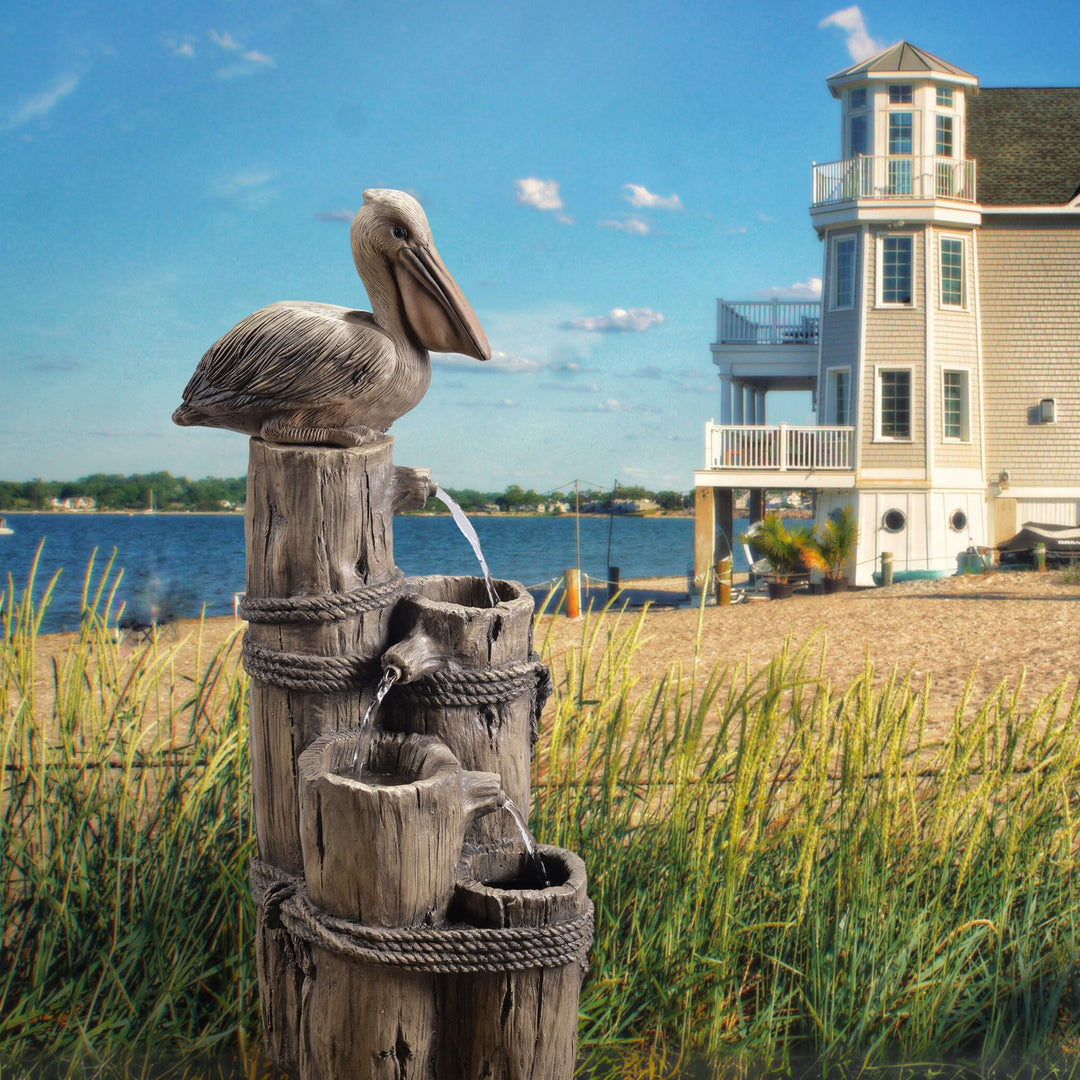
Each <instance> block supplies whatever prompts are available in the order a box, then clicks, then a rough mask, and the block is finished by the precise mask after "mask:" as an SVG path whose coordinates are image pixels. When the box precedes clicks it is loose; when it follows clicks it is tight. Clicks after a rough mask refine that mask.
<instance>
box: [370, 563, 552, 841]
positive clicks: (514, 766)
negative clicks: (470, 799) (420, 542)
mask: <svg viewBox="0 0 1080 1080" xmlns="http://www.w3.org/2000/svg"><path fill="white" fill-rule="evenodd" d="M407 585H408V590H409V591H408V594H407V595H406V596H404V597H403V598H402V599H401V600H400V601H399V602H398V606H397V608H396V609H395V612H394V619H393V623H392V626H391V637H392V640H393V642H394V644H393V645H391V646H390V647H389V648H388V649H387V650H386V652H385V654H384V656H383V664H384V665H385V666H393V667H396V668H397V669H398V670H399V671H400V672H401V673H402V676H401V681H400V683H399V685H398V686H397V687H395V689H394V690H393V691H392V692H391V694H390V696H389V697H388V698H387V700H386V703H385V705H384V707H383V715H382V720H381V723H382V725H383V726H384V727H385V728H386V729H387V730H392V731H407V732H415V733H417V734H423V735H435V736H437V737H438V738H440V739H441V740H442V741H443V742H444V743H446V745H447V746H448V747H449V748H450V750H451V751H452V752H453V754H454V756H455V757H456V758H457V759H458V760H459V761H460V762H461V764H462V766H463V767H464V768H466V769H472V770H477V771H480V772H490V773H497V774H498V775H499V776H500V777H501V778H502V786H503V790H504V791H505V792H506V794H507V795H508V796H509V797H510V798H511V799H513V801H514V803H515V804H516V805H517V806H518V807H519V808H520V809H521V811H522V812H523V813H525V814H527V813H528V811H529V798H530V790H529V788H530V780H529V768H530V762H531V759H532V742H533V723H534V716H535V711H536V704H537V700H536V695H537V693H538V692H539V684H538V682H537V680H536V677H535V676H532V677H530V678H523V679H522V681H521V685H520V690H518V692H516V693H511V695H510V696H509V697H506V698H504V700H501V701H491V702H488V703H480V702H476V703H470V704H460V703H457V701H458V695H457V694H455V693H454V692H453V691H450V690H447V691H443V692H440V690H439V689H438V687H437V686H436V687H432V688H431V691H430V693H422V692H421V691H422V690H424V688H425V680H424V677H425V676H428V675H431V674H432V673H439V672H442V671H450V672H452V673H463V674H467V673H469V672H490V671H493V670H494V671H497V670H498V669H500V668H507V667H511V668H512V669H516V668H521V667H524V666H526V665H528V664H529V662H530V661H531V660H532V631H533V623H532V613H533V601H532V597H531V596H530V595H529V594H528V593H527V592H526V591H525V589H524V588H523V587H522V586H521V585H519V584H517V582H512V581H496V582H494V586H495V593H496V595H497V596H498V597H499V603H498V604H497V605H496V606H495V607H489V606H487V605H488V599H487V593H486V590H485V588H484V580H483V578H472V577H466V578H453V577H421V578H409V579H408V582H407ZM411 684H415V687H414V686H412V685H411ZM506 824H507V819H506V818H505V816H504V815H502V814H499V815H496V816H493V817H489V818H480V819H478V820H477V821H475V822H474V823H473V825H472V827H471V828H470V830H469V834H468V835H469V839H470V841H472V842H474V843H478V844H498V843H499V842H500V841H501V840H502V839H503V838H504V837H505V836H506V835H507V833H506Z"/></svg>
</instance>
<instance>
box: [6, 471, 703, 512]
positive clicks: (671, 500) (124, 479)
mask: <svg viewBox="0 0 1080 1080" xmlns="http://www.w3.org/2000/svg"><path fill="white" fill-rule="evenodd" d="M246 489H247V477H244V476H240V477H236V478H233V479H221V478H219V477H216V476H208V477H206V478H205V479H203V480H189V479H188V478H187V477H186V476H173V475H172V473H168V472H155V473H139V474H133V475H131V476H121V475H118V474H113V473H95V474H94V475H93V476H84V477H81V478H80V479H78V480H40V479H39V480H25V481H13V480H0V511H4V510H12V511H16V510H49V509H52V507H53V501H52V500H53V499H60V500H64V499H76V498H78V497H80V496H88V497H90V498H92V499H93V500H94V505H95V507H96V509H98V510H145V509H147V508H148V507H149V505H150V493H151V491H152V492H153V493H154V494H153V499H154V506H155V508H156V509H158V510H173V511H176V510H203V511H205V510H222V509H226V507H225V505H224V504H226V503H228V504H231V505H233V506H242V505H243V503H244V499H245V493H246ZM447 493H448V494H449V495H450V496H451V498H453V499H454V500H455V501H456V502H457V503H458V504H459V505H460V506H461V508H462V509H463V510H464V511H465V512H466V513H477V512H482V511H485V510H491V509H492V508H493V507H495V508H497V509H498V510H500V511H501V512H502V513H504V514H522V513H528V514H535V513H543V512H549V513H559V512H565V511H560V510H559V509H558V507H559V505H560V504H561V505H562V506H563V507H565V508H568V510H569V511H570V512H573V510H574V502H575V493H574V491H573V489H572V488H571V489H570V490H569V491H548V492H537V491H535V490H534V489H533V488H523V487H522V486H521V485H520V484H510V485H509V486H508V487H507V488H506V489H505V490H503V491H478V490H476V489H475V488H447ZM613 497H614V498H615V499H619V500H624V499H631V500H632V499H651V500H652V501H653V502H654V503H656V505H657V506H658V507H659V509H660V510H662V511H665V512H668V513H670V512H674V511H679V510H686V509H688V508H690V507H691V506H693V499H692V497H691V495H690V494H688V493H686V492H682V491H649V490H648V489H646V488H644V487H640V486H634V487H623V486H622V485H619V487H618V488H616V489H615V491H614V492H612V491H611V490H610V489H609V490H607V491H599V490H597V489H595V488H582V489H581V490H580V491H579V492H578V493H577V500H578V502H579V503H580V505H581V507H582V509H584V508H585V507H589V508H590V509H592V510H594V511H595V510H598V509H599V510H601V511H603V512H607V511H608V510H609V509H610V507H611V500H612V498H613ZM424 510H425V511H427V512H428V513H446V512H447V511H446V508H445V507H444V506H443V504H442V503H441V502H439V501H438V500H436V499H429V500H428V502H427V505H426V506H425V507H424Z"/></svg>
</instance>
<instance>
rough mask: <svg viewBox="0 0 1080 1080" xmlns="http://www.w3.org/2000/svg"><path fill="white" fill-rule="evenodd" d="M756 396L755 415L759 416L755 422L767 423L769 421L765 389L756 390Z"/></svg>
mask: <svg viewBox="0 0 1080 1080" xmlns="http://www.w3.org/2000/svg"><path fill="white" fill-rule="evenodd" d="M754 397H755V398H756V399H757V400H756V401H755V402H754V416H755V417H756V418H757V419H756V420H755V421H754V423H755V424H766V423H768V421H767V420H766V419H765V391H764V390H755V391H754Z"/></svg>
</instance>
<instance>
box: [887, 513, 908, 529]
mask: <svg viewBox="0 0 1080 1080" xmlns="http://www.w3.org/2000/svg"><path fill="white" fill-rule="evenodd" d="M881 524H882V527H883V528H884V529H885V531H886V532H891V533H898V532H903V531H904V526H905V525H906V524H907V514H905V513H904V511H903V510H886V511H885V516H884V517H883V518H882V519H881Z"/></svg>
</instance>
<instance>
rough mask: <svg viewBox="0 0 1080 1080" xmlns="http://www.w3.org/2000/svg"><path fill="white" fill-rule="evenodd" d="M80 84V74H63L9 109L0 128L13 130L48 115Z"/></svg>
mask: <svg viewBox="0 0 1080 1080" xmlns="http://www.w3.org/2000/svg"><path fill="white" fill-rule="evenodd" d="M78 86H79V76H78V75H73V74H67V75H61V76H60V77H59V78H58V79H56V81H55V82H53V84H52V85H51V86H50V87H48V89H46V90H42V91H40V92H39V93H36V94H29V95H27V96H26V97H24V98H22V100H21V101H20V102H19V103H18V104H17V105H16V106H15V107H14V108H11V109H8V110H7V115H6V116H5V117H4V120H3V122H2V124H0V130H3V131H11V130H12V129H13V128H18V127H22V126H23V124H29V123H30V122H31V121H32V120H38V119H40V118H41V117H43V116H47V115H48V114H49V113H50V112H52V110H53V109H55V108H56V106H57V105H59V104H60V102H61V101H63V100H64V98H66V97H67V96H68V95H69V94H73V93H74V92H75V90H76V89H77V88H78Z"/></svg>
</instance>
